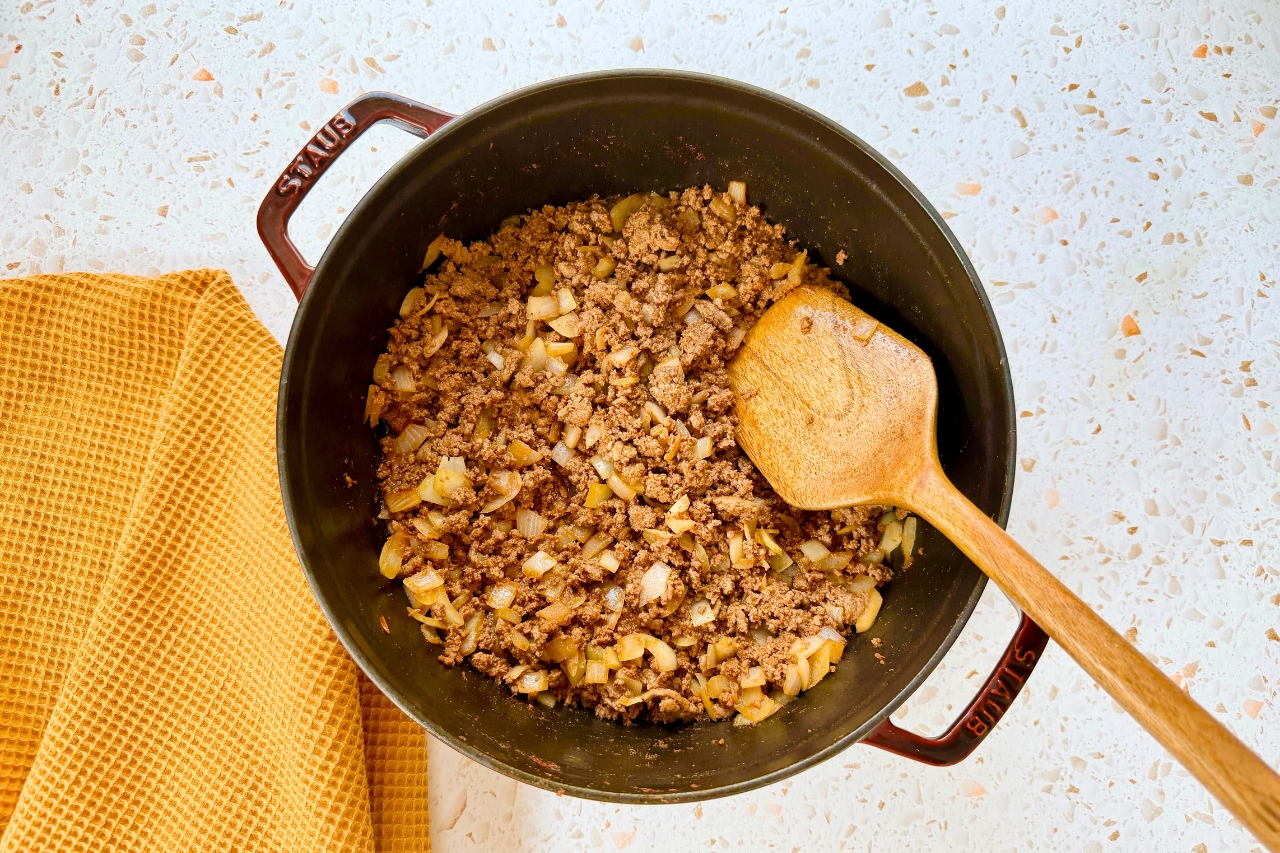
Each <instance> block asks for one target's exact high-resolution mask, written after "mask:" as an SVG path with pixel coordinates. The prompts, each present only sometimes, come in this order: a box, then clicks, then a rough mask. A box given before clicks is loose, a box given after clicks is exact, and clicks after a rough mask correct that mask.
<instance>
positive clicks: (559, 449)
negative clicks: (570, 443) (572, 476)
mask: <svg viewBox="0 0 1280 853" xmlns="http://www.w3.org/2000/svg"><path fill="white" fill-rule="evenodd" d="M576 455H577V454H576V453H574V452H573V451H572V450H570V449H569V448H568V447H566V446H565V444H564V442H563V441H557V442H556V446H555V447H553V448H551V461H552V462H554V463H556V464H557V465H559V466H560V467H561V468H566V467H568V465H569V463H570V462H572V461H573V457H574V456H576Z"/></svg>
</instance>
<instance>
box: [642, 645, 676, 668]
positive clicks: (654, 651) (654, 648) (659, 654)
mask: <svg viewBox="0 0 1280 853" xmlns="http://www.w3.org/2000/svg"><path fill="white" fill-rule="evenodd" d="M644 647H645V650H646V651H648V652H649V654H651V655H653V670H654V672H672V671H674V670H675V668H676V650H675V649H673V648H671V647H670V646H668V645H667V644H666V643H664V642H663V641H662V640H659V639H658V638H657V637H645V639H644Z"/></svg>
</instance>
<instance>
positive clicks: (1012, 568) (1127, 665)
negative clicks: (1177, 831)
mask: <svg viewBox="0 0 1280 853" xmlns="http://www.w3.org/2000/svg"><path fill="white" fill-rule="evenodd" d="M907 497H908V498H909V499H908V500H907V501H905V503H907V504H908V506H909V507H910V508H911V509H912V510H915V511H916V512H917V513H918V514H920V515H922V516H923V517H924V518H926V519H927V520H928V521H929V522H931V523H932V524H933V525H934V526H935V527H937V528H938V529H939V530H940V531H942V533H943V534H944V535H945V536H946V537H947V538H948V539H950V540H951V541H952V542H954V543H955V544H956V545H957V546H959V548H960V550H962V551H963V552H964V553H965V554H966V555H968V557H969V559H971V560H973V562H974V563H975V564H977V566H978V567H979V568H981V569H982V570H983V571H984V572H986V574H987V576H988V577H990V578H991V579H992V580H993V581H995V582H996V584H997V585H998V586H999V587H1000V588H1001V589H1002V590H1004V592H1005V593H1006V594H1007V595H1008V596H1009V597H1010V598H1012V599H1013V600H1014V601H1015V602H1016V603H1017V605H1018V606H1019V607H1021V608H1022V610H1023V611H1024V612H1025V613H1027V614H1028V615H1030V616H1031V618H1032V619H1034V620H1035V621H1036V623H1037V624H1038V625H1040V627H1042V628H1043V629H1044V630H1045V633H1047V634H1048V635H1049V636H1050V637H1052V638H1053V639H1054V640H1055V641H1056V642H1057V643H1058V644H1059V645H1060V646H1062V647H1063V648H1064V649H1066V650H1067V654H1069V655H1071V657H1072V658H1074V659H1075V661H1076V663H1078V664H1079V665H1080V667H1081V668H1082V669H1083V670H1084V671H1085V672H1087V673H1089V675H1090V676H1092V677H1093V679H1094V680H1095V681H1097V682H1098V684H1100V685H1101V686H1102V689H1104V690H1106V691H1107V692H1108V693H1110V694H1111V696H1112V697H1113V698H1114V699H1115V700H1116V701H1117V702H1119V703H1120V704H1121V705H1122V706H1123V707H1124V709H1125V710H1126V711H1128V712H1129V713H1130V714H1131V715H1132V716H1133V718H1134V719H1135V720H1137V721H1138V722H1139V723H1140V724H1141V725H1142V726H1143V727H1144V728H1145V729H1146V730H1147V731H1149V732H1151V734H1152V735H1154V736H1155V739H1156V740H1157V741H1159V742H1160V744H1161V745H1162V746H1164V748H1165V749H1167V750H1169V752H1171V753H1172V754H1173V755H1174V757H1175V758H1177V759H1178V761H1180V762H1181V763H1182V765H1183V766H1184V767H1186V768H1187V769H1188V770H1189V771H1191V773H1192V775H1194V776H1195V777H1196V778H1197V779H1199V780H1200V782H1201V783H1203V784H1204V786H1205V787H1206V788H1208V789H1209V791H1210V792H1211V793H1212V794H1213V795H1214V796H1215V797H1217V798H1218V800H1219V801H1221V802H1222V804H1223V805H1225V806H1226V807H1227V808H1228V809H1230V810H1231V812H1232V813H1233V814H1235V816H1236V817H1238V818H1239V819H1240V820H1242V821H1243V822H1244V823H1245V825H1247V826H1248V827H1249V829H1250V830H1252V831H1253V834H1254V835H1256V836H1257V837H1258V839H1259V840H1260V841H1261V842H1262V843H1263V844H1265V845H1266V846H1267V847H1268V848H1269V849H1270V850H1272V851H1273V853H1280V776H1277V775H1276V773H1275V771H1274V770H1272V769H1271V768H1270V767H1268V766H1267V765H1266V763H1264V762H1263V761H1262V759H1260V758H1259V757H1258V756H1257V755H1255V754H1254V753H1252V752H1251V751H1250V750H1249V748H1248V747H1246V746H1245V745H1244V744H1243V743H1241V742H1240V741H1239V740H1238V739H1237V738H1236V737H1235V735H1233V734H1232V733H1231V732H1230V731H1228V730H1227V728H1226V727H1224V726H1223V725H1222V724H1221V723H1219V722H1218V721H1217V720H1216V719H1214V717H1213V716H1211V715H1210V714H1209V712H1208V711H1206V710H1205V709H1204V708H1202V707H1200V706H1199V705H1197V704H1196V703H1195V702H1194V701H1192V699H1191V698H1190V697H1189V696H1188V695H1187V694H1185V693H1183V692H1182V690H1180V689H1179V688H1178V687H1177V685H1175V684H1174V683H1173V682H1172V681H1170V680H1169V679H1168V678H1167V677H1166V676H1165V675H1164V673H1162V672H1161V671H1160V670H1159V669H1157V668H1156V667H1155V666H1154V665H1153V664H1152V663H1151V662H1150V661H1149V660H1147V658H1146V657H1145V656H1144V655H1143V654H1142V653H1141V652H1139V651H1138V650H1137V649H1135V648H1134V647H1133V646H1131V645H1130V644H1129V643H1128V642H1127V641H1126V640H1125V639H1124V638H1123V637H1121V636H1120V635H1119V634H1118V633H1116V631H1115V629H1113V628H1112V627H1111V626H1110V625H1108V624H1107V623H1106V622H1105V621H1104V620H1103V619H1102V617H1100V616H1098V614H1097V613H1095V612H1094V611H1093V608H1091V607H1090V606H1089V605H1087V604H1085V603H1084V602H1083V601H1081V600H1080V599H1079V598H1077V597H1076V595H1075V594H1074V593H1072V592H1071V591H1070V590H1069V589H1067V588H1066V587H1065V586H1064V585H1063V584H1062V582H1061V581H1059V580H1058V579H1057V578H1056V577H1054V576H1053V575H1052V574H1050V573H1049V571H1048V570H1047V569H1045V568H1044V566H1042V565H1040V564H1039V563H1037V562H1036V561H1035V559H1034V558H1033V557H1032V556H1031V555H1030V554H1028V553H1027V552H1026V551H1025V550H1023V549H1022V547H1021V546H1019V545H1018V543H1017V542H1015V541H1013V539H1012V537H1010V536H1009V534H1007V533H1005V532H1004V530H1002V529H1001V528H1000V527H999V526H998V525H997V524H996V523H995V522H993V521H992V520H991V519H990V518H988V517H987V516H986V515H984V514H983V513H982V511H981V510H979V509H978V508H977V507H975V506H974V505H973V504H972V503H970V502H969V501H968V499H967V498H965V496H964V495H962V494H961V493H960V492H959V490H957V489H956V487H955V486H953V485H952V484H951V482H950V481H949V480H947V478H946V476H945V475H944V474H943V473H942V471H941V470H940V469H936V468H931V469H929V470H928V471H926V473H924V474H922V475H921V477H920V479H919V480H918V481H917V483H916V485H915V487H914V488H913V489H912V494H911V495H909V496H907Z"/></svg>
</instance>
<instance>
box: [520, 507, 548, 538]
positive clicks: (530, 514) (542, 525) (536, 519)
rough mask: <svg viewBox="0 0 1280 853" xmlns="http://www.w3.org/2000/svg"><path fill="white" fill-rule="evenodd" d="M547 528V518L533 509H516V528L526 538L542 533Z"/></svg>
mask: <svg viewBox="0 0 1280 853" xmlns="http://www.w3.org/2000/svg"><path fill="white" fill-rule="evenodd" d="M546 529H547V520H546V519H545V518H543V517H542V516H541V515H539V514H538V513H536V512H534V511H533V510H531V509H525V508H523V507H521V508H520V509H518V510H516V530H519V531H520V535H521V536H523V537H524V538H526V539H532V538H533V537H535V536H540V535H542V532H543V531H544V530H546Z"/></svg>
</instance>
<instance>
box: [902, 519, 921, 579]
mask: <svg viewBox="0 0 1280 853" xmlns="http://www.w3.org/2000/svg"><path fill="white" fill-rule="evenodd" d="M917 525H918V522H917V521H916V517H915V516H914V515H912V516H908V517H907V518H906V519H905V520H904V521H903V522H902V568H904V569H906V568H910V566H911V561H912V560H913V559H914V555H915V550H916V529H917Z"/></svg>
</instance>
